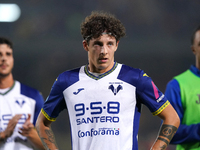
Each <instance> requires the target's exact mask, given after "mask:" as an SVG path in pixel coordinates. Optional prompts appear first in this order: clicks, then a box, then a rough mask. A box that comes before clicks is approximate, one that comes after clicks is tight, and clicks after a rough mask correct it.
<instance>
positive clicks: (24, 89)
mask: <svg viewBox="0 0 200 150" xmlns="http://www.w3.org/2000/svg"><path fill="white" fill-rule="evenodd" d="M15 82H17V83H19V84H20V93H21V94H22V95H25V96H27V97H30V98H35V97H37V96H38V95H41V93H40V92H39V91H38V90H37V89H36V88H33V87H31V86H29V85H26V84H24V83H21V82H19V81H15Z"/></svg>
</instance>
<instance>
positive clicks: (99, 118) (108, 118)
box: [76, 116, 119, 125]
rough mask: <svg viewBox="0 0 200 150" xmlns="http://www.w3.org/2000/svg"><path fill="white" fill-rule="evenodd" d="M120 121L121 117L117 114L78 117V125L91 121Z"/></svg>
mask: <svg viewBox="0 0 200 150" xmlns="http://www.w3.org/2000/svg"><path fill="white" fill-rule="evenodd" d="M104 122H110V123H118V122H119V117H117V116H97V117H86V118H78V119H76V123H77V125H81V124H89V123H104Z"/></svg>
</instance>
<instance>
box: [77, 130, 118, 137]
mask: <svg viewBox="0 0 200 150" xmlns="http://www.w3.org/2000/svg"><path fill="white" fill-rule="evenodd" d="M119 133H120V132H119V128H99V129H94V128H92V129H91V130H88V131H81V130H79V131H78V137H79V138H83V137H93V136H100V135H102V136H106V135H116V136H118V135H119Z"/></svg>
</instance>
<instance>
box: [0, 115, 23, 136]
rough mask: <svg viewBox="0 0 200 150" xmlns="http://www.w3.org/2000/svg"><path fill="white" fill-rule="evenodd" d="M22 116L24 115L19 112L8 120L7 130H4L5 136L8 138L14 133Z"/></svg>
mask: <svg viewBox="0 0 200 150" xmlns="http://www.w3.org/2000/svg"><path fill="white" fill-rule="evenodd" d="M21 116H22V114H17V115H15V116H14V117H13V118H12V119H10V121H9V122H8V125H7V128H6V130H5V131H3V133H4V135H5V138H8V137H10V136H11V135H12V134H13V131H14V129H15V126H16V125H17V123H18V121H19V119H20V118H21Z"/></svg>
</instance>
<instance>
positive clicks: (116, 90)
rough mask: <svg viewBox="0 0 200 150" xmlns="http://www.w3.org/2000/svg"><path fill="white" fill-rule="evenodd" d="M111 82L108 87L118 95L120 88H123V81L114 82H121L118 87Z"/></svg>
mask: <svg viewBox="0 0 200 150" xmlns="http://www.w3.org/2000/svg"><path fill="white" fill-rule="evenodd" d="M110 84H111V85H109V87H108V89H110V90H111V91H112V92H113V93H114V95H116V94H117V93H118V92H119V91H120V90H123V87H122V85H121V84H122V83H121V82H119V83H118V82H117V83H114V84H119V85H118V86H117V87H115V86H114V84H113V83H110Z"/></svg>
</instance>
